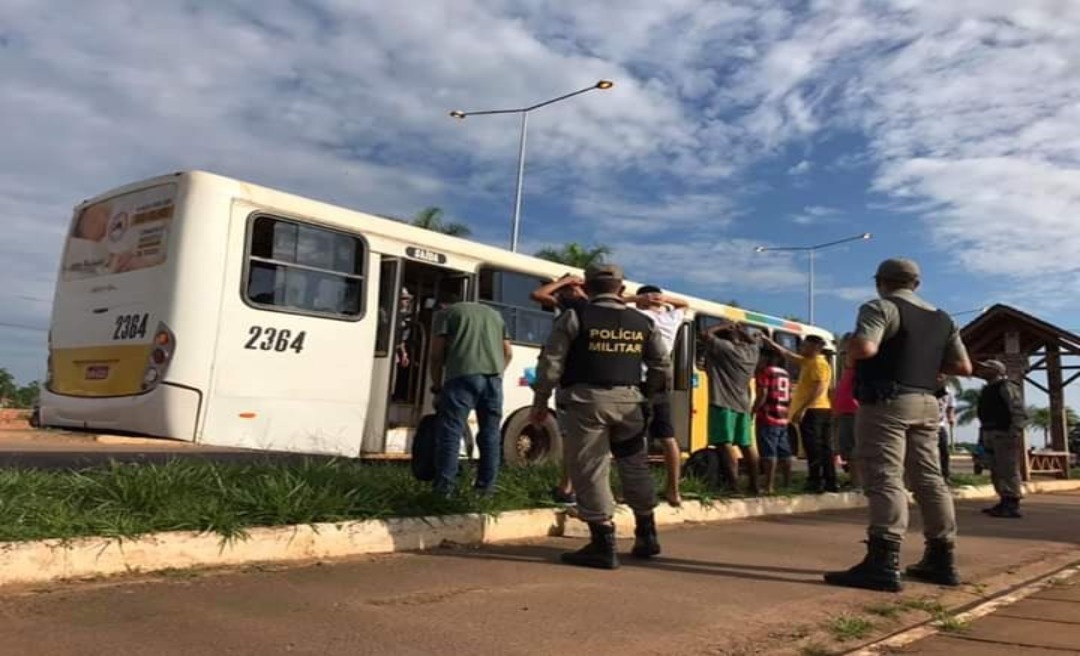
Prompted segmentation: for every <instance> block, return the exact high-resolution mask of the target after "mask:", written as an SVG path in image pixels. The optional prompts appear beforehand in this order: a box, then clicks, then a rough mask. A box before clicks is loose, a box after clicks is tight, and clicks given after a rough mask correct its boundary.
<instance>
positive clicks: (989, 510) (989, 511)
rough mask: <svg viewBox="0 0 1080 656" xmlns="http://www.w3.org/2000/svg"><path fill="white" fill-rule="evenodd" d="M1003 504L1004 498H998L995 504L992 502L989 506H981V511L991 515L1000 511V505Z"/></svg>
mask: <svg viewBox="0 0 1080 656" xmlns="http://www.w3.org/2000/svg"><path fill="white" fill-rule="evenodd" d="M1004 504H1005V499H1004V498H1002V499H998V502H997V503H996V504H994V505H993V506H990V507H989V508H983V509H982V511H983V512H984V513H986V514H987V515H993V514H994V513H996V512H1000V511H1001V506H1003V505H1004Z"/></svg>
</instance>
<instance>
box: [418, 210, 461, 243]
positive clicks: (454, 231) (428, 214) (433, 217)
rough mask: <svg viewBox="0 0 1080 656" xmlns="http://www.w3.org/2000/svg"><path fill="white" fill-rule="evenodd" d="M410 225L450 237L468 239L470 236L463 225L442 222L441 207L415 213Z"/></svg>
mask: <svg viewBox="0 0 1080 656" xmlns="http://www.w3.org/2000/svg"><path fill="white" fill-rule="evenodd" d="M410 224H412V225H414V226H416V227H417V228H423V229H424V230H433V231H435V232H441V233H443V234H444V235H450V236H452V237H468V236H469V235H471V234H472V230H471V229H470V228H469V226H467V225H465V224H464V223H457V222H453V221H452V222H449V223H447V222H444V221H443V211H442V208H441V207H425V208H424V209H422V210H420V211H419V212H417V213H416V216H414V217H413V219H412V221H410Z"/></svg>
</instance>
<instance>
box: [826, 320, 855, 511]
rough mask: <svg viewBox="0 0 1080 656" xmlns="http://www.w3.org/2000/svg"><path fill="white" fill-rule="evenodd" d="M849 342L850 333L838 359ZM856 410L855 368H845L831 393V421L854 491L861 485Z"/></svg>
mask: <svg viewBox="0 0 1080 656" xmlns="http://www.w3.org/2000/svg"><path fill="white" fill-rule="evenodd" d="M850 340H851V333H847V334H845V335H844V336H843V337H842V338H841V339H840V357H845V356H846V353H847V344H848V342H849V341H850ZM858 410H859V402H858V401H856V400H855V368H854V367H845V368H844V371H843V373H841V374H840V382H839V383H837V384H836V389H835V390H834V391H833V398H832V411H833V421H835V422H836V433H837V440H836V441H837V447H838V448H839V450H840V457H841V458H843V459H844V462H846V463H847V467H848V476H850V477H851V487H852V488H853V489H854V490H859V489H860V486H861V485H862V477H861V476H860V475H859V467H858V464H859V463H858V458H856V457H855V413H856V412H857V411H858Z"/></svg>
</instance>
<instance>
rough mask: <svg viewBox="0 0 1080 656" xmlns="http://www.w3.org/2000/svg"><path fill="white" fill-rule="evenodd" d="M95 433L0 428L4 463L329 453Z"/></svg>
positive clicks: (252, 458)
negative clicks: (286, 451)
mask: <svg viewBox="0 0 1080 656" xmlns="http://www.w3.org/2000/svg"><path fill="white" fill-rule="evenodd" d="M97 438H98V436H97V435H94V434H91V433H76V432H64V431H38V430H27V429H0V469H3V468H16V467H19V468H36V469H78V468H81V467H90V466H94V465H102V464H107V463H108V462H109V461H116V462H128V463H163V462H166V461H169V460H176V459H181V460H213V461H216V462H263V461H273V462H301V461H303V460H308V459H312V458H314V459H326V458H329V457H328V456H313V455H306V454H297V453H282V452H278V453H273V452H267V451H255V450H251V449H233V448H227V447H214V446H204V445H199V444H191V443H189V442H180V441H177V440H166V439H154V438H125V437H120V438H119V439H117V438H116V437H106V438H104V439H106V440H108V441H105V442H102V441H97Z"/></svg>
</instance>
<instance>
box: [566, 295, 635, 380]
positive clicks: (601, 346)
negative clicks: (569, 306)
mask: <svg viewBox="0 0 1080 656" xmlns="http://www.w3.org/2000/svg"><path fill="white" fill-rule="evenodd" d="M573 312H576V313H577V316H578V325H579V327H578V334H577V337H576V338H574V341H573V342H571V343H570V352H569V353H567V356H566V365H565V368H564V371H563V375H562V379H561V380H560V385H562V386H563V387H569V386H570V385H577V384H585V385H595V386H597V387H623V386H627V387H629V386H637V385H640V384H641V365H642V358H643V355H644V353H645V343H646V342H648V341H649V336H650V335H651V334H652V331H653V330H655V328H653V323H652V321H651V320H650V319H649V318H648V317H646V316H645V315H643V314H641V313H640V312H632V311H630V310H627V309H625V308H608V307H602V306H599V305H593V304H590V305H586V306H584V307H581V308H575V309H574V310H573Z"/></svg>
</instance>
